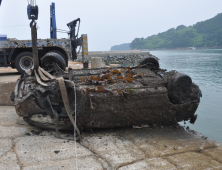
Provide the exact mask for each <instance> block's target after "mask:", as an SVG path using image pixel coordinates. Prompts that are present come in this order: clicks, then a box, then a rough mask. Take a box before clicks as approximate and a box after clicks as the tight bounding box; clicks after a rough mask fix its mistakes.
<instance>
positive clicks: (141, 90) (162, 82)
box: [14, 56, 201, 130]
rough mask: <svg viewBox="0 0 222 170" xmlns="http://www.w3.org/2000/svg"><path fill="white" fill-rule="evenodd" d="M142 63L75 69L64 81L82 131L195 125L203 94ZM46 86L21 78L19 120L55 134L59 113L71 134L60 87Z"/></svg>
mask: <svg viewBox="0 0 222 170" xmlns="http://www.w3.org/2000/svg"><path fill="white" fill-rule="evenodd" d="M150 59H151V60H150ZM153 61H154V62H153ZM155 62H156V63H155ZM140 63H141V64H140V65H138V66H136V67H126V68H123V67H119V68H113V69H110V68H108V69H107V68H104V69H102V68H101V69H78V70H73V69H70V70H69V71H68V73H64V74H63V75H60V76H62V77H63V78H64V79H65V84H66V89H67V92H68V97H69V103H70V108H71V110H72V113H73V116H74V110H75V109H76V124H77V126H78V127H79V129H80V130H84V129H88V128H113V127H130V126H133V125H135V126H142V125H149V126H162V125H173V124H175V123H177V122H180V121H183V120H184V121H187V120H190V122H191V123H194V122H195V120H196V118H197V115H195V111H196V109H197V107H198V104H199V102H200V97H201V91H200V89H199V87H198V86H197V85H195V84H194V83H193V82H192V80H191V78H190V77H189V76H187V75H185V74H182V73H178V72H177V71H170V72H167V71H166V70H163V69H160V68H159V64H158V63H157V60H156V59H155V58H154V57H152V56H151V57H148V60H147V59H146V60H145V61H144V60H143V61H142V62H140ZM72 82H74V84H75V88H73V85H72ZM47 84H48V86H42V85H40V84H39V83H38V82H37V80H36V78H35V76H29V75H27V74H24V75H23V76H21V78H20V79H19V80H18V81H17V84H16V87H15V94H14V101H15V105H16V111H17V113H18V115H19V116H21V117H23V118H24V119H25V120H26V121H27V122H28V123H30V124H31V125H34V126H38V127H41V128H44V129H52V128H55V123H54V121H53V120H54V117H53V112H56V113H57V115H58V116H59V124H58V126H59V129H72V128H73V126H72V124H71V122H70V120H69V118H68V115H67V112H66V109H65V106H64V103H63V100H62V97H61V91H60V88H59V84H58V81H57V80H54V81H49V82H47ZM75 94H76V101H75ZM47 98H49V99H50V101H51V103H50V102H49V100H47ZM75 103H76V104H75Z"/></svg>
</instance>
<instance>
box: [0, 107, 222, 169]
mask: <svg viewBox="0 0 222 170" xmlns="http://www.w3.org/2000/svg"><path fill="white" fill-rule="evenodd" d="M0 120H1V121H0V169H1V170H60V169H61V170H73V169H77V168H76V160H77V166H78V169H79V170H115V169H118V170H137V169H138V170H141V169H144V170H145V169H151V170H155V169H156V170H159V169H163V170H165V169H167V170H169V169H185V170H204V169H206V170H208V169H222V145H221V144H220V143H217V142H214V141H211V140H208V139H204V138H203V137H202V136H201V135H193V134H190V133H188V132H186V131H185V130H184V128H182V127H181V126H176V127H162V128H138V129H133V128H118V129H103V130H96V131H94V132H84V133H82V134H81V139H80V142H77V143H76V148H77V149H76V150H75V143H74V141H72V140H64V139H58V138H56V137H55V135H56V134H55V131H50V130H42V129H39V128H36V127H33V126H30V125H28V124H27V123H26V122H25V121H24V120H23V119H22V118H19V117H18V115H17V114H16V113H15V108H14V107H13V106H0ZM63 133H65V134H67V135H69V136H72V133H68V132H63ZM76 154H77V159H76Z"/></svg>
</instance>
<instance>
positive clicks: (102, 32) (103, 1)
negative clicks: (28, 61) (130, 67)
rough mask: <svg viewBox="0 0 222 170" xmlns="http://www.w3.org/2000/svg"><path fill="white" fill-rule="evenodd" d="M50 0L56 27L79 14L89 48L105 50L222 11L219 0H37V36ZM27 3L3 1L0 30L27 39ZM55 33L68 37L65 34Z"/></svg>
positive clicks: (42, 33)
mask: <svg viewBox="0 0 222 170" xmlns="http://www.w3.org/2000/svg"><path fill="white" fill-rule="evenodd" d="M51 2H55V3H56V21H57V28H58V29H64V30H68V27H67V26H66V24H67V23H68V22H70V21H72V20H74V19H76V18H81V26H80V35H81V34H88V39H89V50H90V51H108V50H110V48H111V46H113V45H118V44H122V43H130V42H131V41H132V40H133V39H134V38H141V37H147V36H150V35H153V34H158V33H159V32H164V31H166V30H168V29H169V28H172V27H174V28H175V27H177V26H178V25H181V24H183V25H186V26H189V25H193V24H195V23H196V22H198V21H204V20H207V19H210V18H212V17H214V16H215V15H217V14H218V13H221V12H222V0H37V5H38V6H39V19H38V21H37V23H38V26H39V27H40V28H39V30H38V38H42V39H43V38H49V37H50V32H49V30H50V22H49V21H50V4H51ZM27 5H28V3H27V0H3V1H2V5H1V7H0V34H7V35H8V38H17V39H30V37H31V35H30V27H29V23H30V21H29V20H28V17H27ZM18 25H23V26H18ZM6 26H16V27H6ZM57 35H58V38H67V34H62V33H58V34H57Z"/></svg>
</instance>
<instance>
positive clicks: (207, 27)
mask: <svg viewBox="0 0 222 170" xmlns="http://www.w3.org/2000/svg"><path fill="white" fill-rule="evenodd" d="M191 46H196V47H203V46H208V47H212V46H222V13H221V14H218V15H217V16H215V17H214V18H211V19H209V20H206V21H202V22H198V23H196V24H195V25H193V26H189V27H186V26H184V25H179V26H178V27H177V28H176V29H175V28H171V29H169V30H167V31H165V32H162V33H159V34H157V35H153V36H149V37H147V38H145V39H144V38H135V39H134V40H133V41H132V42H131V44H130V48H131V49H156V48H178V47H191Z"/></svg>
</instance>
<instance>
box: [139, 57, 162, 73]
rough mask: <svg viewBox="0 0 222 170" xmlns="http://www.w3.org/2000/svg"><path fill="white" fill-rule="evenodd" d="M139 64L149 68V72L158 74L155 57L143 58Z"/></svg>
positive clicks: (157, 63)
mask: <svg viewBox="0 0 222 170" xmlns="http://www.w3.org/2000/svg"><path fill="white" fill-rule="evenodd" d="M139 64H140V65H143V66H148V67H150V70H151V71H154V72H158V70H159V62H158V60H157V59H156V58H155V57H152V56H146V57H143V58H142V59H141V60H140V62H139Z"/></svg>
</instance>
